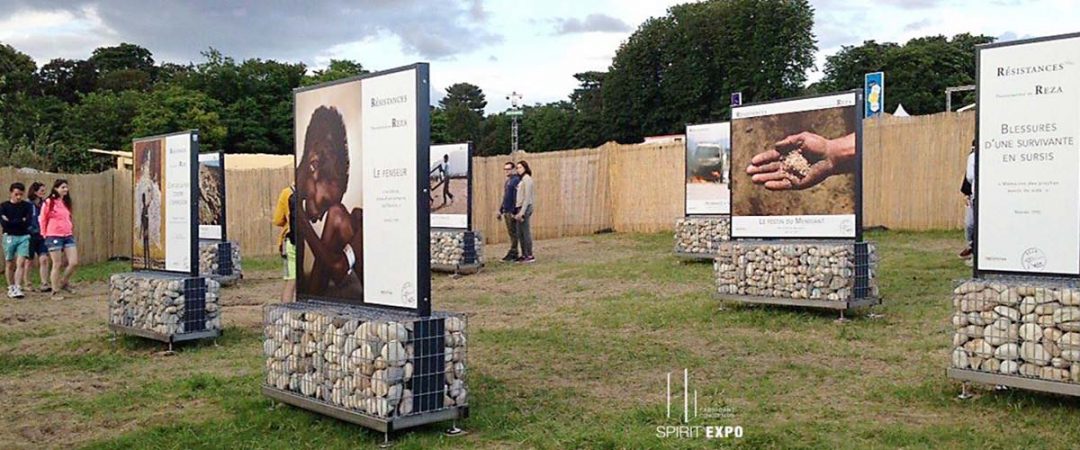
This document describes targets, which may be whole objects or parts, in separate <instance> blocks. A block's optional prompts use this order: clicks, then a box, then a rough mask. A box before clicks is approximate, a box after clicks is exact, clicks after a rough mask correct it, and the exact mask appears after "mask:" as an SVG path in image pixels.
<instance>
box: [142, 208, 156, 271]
mask: <svg viewBox="0 0 1080 450" xmlns="http://www.w3.org/2000/svg"><path fill="white" fill-rule="evenodd" d="M139 204H140V206H141V208H139V211H142V213H141V214H139V229H140V230H142V257H143V268H144V269H150V268H151V267H152V266H153V265H152V264H150V203H149V202H148V201H146V193H145V192H143V194H142V201H141V202H140V203H139Z"/></svg>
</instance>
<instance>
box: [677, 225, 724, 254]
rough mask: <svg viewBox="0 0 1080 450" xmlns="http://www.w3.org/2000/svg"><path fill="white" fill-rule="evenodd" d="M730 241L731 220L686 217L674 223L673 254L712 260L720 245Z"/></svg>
mask: <svg viewBox="0 0 1080 450" xmlns="http://www.w3.org/2000/svg"><path fill="white" fill-rule="evenodd" d="M730 239H731V218H730V217H728V216H717V217H686V218H682V219H679V220H678V221H677V222H675V253H676V254H677V255H680V256H687V257H700V258H703V259H712V258H713V257H715V256H716V254H717V252H719V251H720V246H721V244H722V243H724V242H727V241H728V240H730Z"/></svg>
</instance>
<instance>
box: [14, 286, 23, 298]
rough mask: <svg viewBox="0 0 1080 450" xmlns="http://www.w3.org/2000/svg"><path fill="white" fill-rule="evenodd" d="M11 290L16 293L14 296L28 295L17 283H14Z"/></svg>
mask: <svg viewBox="0 0 1080 450" xmlns="http://www.w3.org/2000/svg"><path fill="white" fill-rule="evenodd" d="M11 292H12V294H14V295H15V297H14V298H23V297H26V294H23V291H22V288H21V287H19V285H17V284H16V285H14V286H12V289H11Z"/></svg>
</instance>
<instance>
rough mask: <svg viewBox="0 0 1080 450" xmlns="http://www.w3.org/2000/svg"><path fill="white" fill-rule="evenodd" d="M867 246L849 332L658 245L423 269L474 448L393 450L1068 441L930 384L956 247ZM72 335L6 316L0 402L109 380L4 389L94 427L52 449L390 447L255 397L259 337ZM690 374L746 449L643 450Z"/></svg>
mask: <svg viewBox="0 0 1080 450" xmlns="http://www.w3.org/2000/svg"><path fill="white" fill-rule="evenodd" d="M868 239H871V240H873V241H875V242H877V243H878V249H879V254H880V260H881V261H880V264H879V266H878V275H879V278H878V281H879V285H880V288H881V292H882V295H883V297H884V302H885V303H884V304H883V305H882V306H879V307H875V308H874V309H873V311H874V312H875V313H876V314H880V315H881V317H876V318H870V317H868V316H866V315H865V314H856V315H854V317H853V320H852V321H850V322H847V323H844V324H838V323H836V322H835V319H836V315H835V314H834V313H826V312H816V311H808V310H802V309H794V308H778V307H760V306H743V305H736V304H726V303H721V302H719V301H718V300H716V299H715V298H714V296H713V294H712V292H713V288H712V286H713V285H712V270H713V268H712V265H711V264H708V263H703V264H695V263H683V262H679V261H678V260H676V259H675V258H674V256H673V255H672V254H671V236H670V234H668V233H663V234H655V235H610V234H609V235H603V236H589V237H583V238H574V239H572V240H571V242H572V244H573V245H561V246H558V248H559V249H560V250H557V251H556V250H550V249H552V248H555V247H548V246H547V245H548V243H546V242H543V241H542V242H540V243H539V246H538V249H537V253H538V255H539V256H540V258H541V259H540V262H538V263H536V264H534V265H529V266H520V265H512V264H501V263H497V262H492V263H489V265H488V267H487V268H485V270H484V271H483V272H481V273H480V274H478V275H473V276H469V277H463V278H459V279H454V278H451V277H446V276H441V275H440V276H436V277H435V280H434V295H435V298H436V307H437V309H447V310H453V311H462V312H467V313H470V314H472V316H471V318H470V327H471V329H470V341H469V343H470V349H469V377H470V378H469V387H470V392H471V393H470V403H471V417H470V418H469V419H468V420H466V421H465V422H464V423H463V424H462V425H463V427H464V428H465V429H467V430H468V431H469V434H468V435H466V436H463V437H456V438H449V437H445V436H443V435H442V434H441V433H440V431H441V430H442V429H443V428H445V427H446V426H447V424H440V425H434V426H428V427H422V428H420V429H416V430H412V431H410V432H405V433H400V434H396V435H394V437H393V440H394V441H395V443H396V445H395V448H402V449H426V448H444V447H452V448H476V447H482V448H489V447H496V448H551V449H563V448H612V449H614V448H701V447H718V448H728V447H740V448H897V447H902V448H977V449H984V448H1070V447H1075V446H1076V443H1077V442H1080V410H1078V409H1080V400H1074V399H1069V398H1062V397H1054V396H1047V395H1039V394H1034V393H1029V392H1022V391H1008V392H1004V393H997V392H993V391H989V390H985V389H980V390H979V391H978V392H979V394H980V395H979V396H978V397H977V398H975V399H973V400H967V401H959V400H957V399H956V398H955V397H956V394H957V393H959V385H958V384H957V383H955V382H953V381H950V380H948V379H946V378H945V375H944V372H945V368H946V366H947V364H948V350H949V342H950V338H951V331H950V327H949V325H948V321H949V316H950V313H951V302H950V298H949V294H950V291H951V286H952V282H953V280H955V279H960V278H963V277H966V276H969V274H970V269H969V268H967V267H965V266H964V265H963V264H962V262H961V261H960V260H959V259H957V258H956V257H955V256H954V255H955V252H956V251H957V250H958V249H959V247H960V243H961V239H962V238H961V233H959V232H928V233H907V232H874V233H869V234H868ZM495 250H501V249H494V250H492V249H489V250H488V254H489V255H496V254H501V253H499V252H498V251H495ZM244 264H245V267H244V268H245V271H261V270H265V271H276V270H277V269H278V265H279V264H280V261H279V260H278V259H277V258H266V259H262V260H255V261H251V262H249V261H248V260H245V262H244ZM124 269H126V267H125V268H124ZM102 270H103V271H106V270H108V269H102ZM244 286H245V285H244V284H242V285H241V287H239V288H231V289H228V290H226V291H225V295H236V294H237V293H238V292H243V289H245V287H244ZM237 289H239V291H238V290H237ZM233 311H234V310H229V309H226V311H225V313H226V314H227V315H228V314H233V313H234V312H233ZM227 317H229V316H227ZM80 320H82V322H79V323H77V324H74V325H75V326H79V327H83V328H87V329H91V330H102V328H103V327H102V325H101V319H100V318H98V317H88V318H85V319H80ZM71 325H72V324H49V325H47V326H46V327H44V328H42V329H41V330H40V331H28V330H26V329H23V328H19V329H15V330H8V329H6V328H4V327H5V325H2V322H0V387H3V386H12V385H20V384H19V383H20V382H19V380H34V379H37V378H41V377H46V378H50V377H61V378H64V377H68V378H71V377H76V376H80V377H88V378H91V379H94V380H99V381H100V383H102V387H100V388H99V390H98V391H85V390H79V391H77V392H76V393H75V395H69V393H68V392H65V391H64V390H59V391H57V390H55V389H51V390H42V389H37V390H33V389H31V390H30V391H29V392H21V391H12V390H10V389H9V388H5V389H7V391H5V393H6V394H8V395H14V397H13V399H15V400H17V404H27V402H29V404H32V405H35V406H34V408H33V409H31V410H29V411H28V412H29V413H32V414H38V415H39V416H40V421H43V422H48V421H50V420H54V419H53V418H56V419H55V420H74V421H77V422H79V423H86V424H89V425H88V426H90V427H92V428H96V429H102V430H104V431H101V432H100V433H98V434H94V435H93V436H91V437H87V436H85V435H84V434H81V433H74V434H73V436H70V437H69V438H68V440H66V441H63V442H65V443H67V444H69V445H65V446H84V447H86V448H99V449H112V448H177V449H186V448H357V447H361V448H365V447H370V446H372V445H374V444H375V443H377V442H380V441H381V439H382V437H381V435H379V434H378V433H373V432H370V431H367V430H364V429H361V428H359V427H356V426H352V425H349V424H345V423H342V422H340V421H337V420H334V419H330V418H326V417H322V416H319V415H317V414H313V413H309V412H306V411H303V410H300V409H297V408H293V407H288V406H283V405H274V404H273V403H272V402H270V401H269V400H268V399H266V398H264V397H263V396H262V395H261V394H260V392H259V385H260V384H261V382H262V373H263V372H262V371H263V368H262V366H263V359H262V356H261V340H262V338H261V330H260V329H259V328H258V326H256V325H249V326H248V327H236V326H232V327H229V328H228V329H227V330H226V333H225V335H224V336H223V337H222V338H221V339H219V340H218V342H217V345H214V344H213V343H201V344H197V345H189V346H184V347H183V348H182V349H181V351H180V352H179V353H178V354H177V355H176V356H171V357H161V356H156V351H157V350H158V349H160V346H159V345H157V344H153V343H147V342H145V341H142V340H139V339H133V338H123V339H120V340H118V341H116V342H112V341H109V340H108V335H107V333H106V332H104V331H103V330H102V331H93V332H89V333H83V334H81V335H78V336H73V337H70V338H67V339H65V338H64V335H63V334H62V332H61V331H60V330H62V329H64V328H63V327H65V326H71ZM43 349H53V350H55V352H46V351H43ZM684 368H686V369H688V370H689V372H690V376H691V379H692V381H691V382H692V385H693V387H694V388H695V389H697V391H698V394H699V402H700V404H701V406H702V407H723V408H728V410H730V411H732V412H733V416H732V417H728V418H721V419H698V422H695V423H698V424H708V425H739V426H742V427H743V429H744V438H742V439H739V440H734V439H728V440H715V441H705V440H700V439H675V438H667V439H661V438H659V437H657V435H656V434H657V427H658V426H665V425H675V424H677V421H676V420H674V419H672V420H669V419H667V417H666V410H665V398H664V386H665V385H664V383H665V377H666V374H667V373H669V372H670V373H672V374H673V377H674V378H676V379H677V380H679V381H678V382H677V383H676V385H675V388H676V389H681V376H682V370H683V369H684ZM676 400H677V401H681V399H676ZM680 405H681V403H680ZM0 417H2V416H0ZM19 426H22V427H27V426H32V425H28V423H27V422H25V421H24V422H21V423H20V425H19ZM2 433H3V431H2V430H0V437H2V436H10V435H9V434H2ZM2 444H3V442H2V439H0V447H5V445H2ZM22 444H23V443H21V442H20V443H16V445H22Z"/></svg>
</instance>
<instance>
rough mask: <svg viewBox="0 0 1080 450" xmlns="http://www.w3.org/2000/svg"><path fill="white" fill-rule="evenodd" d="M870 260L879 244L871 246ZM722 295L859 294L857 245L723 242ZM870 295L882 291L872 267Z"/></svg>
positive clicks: (838, 297) (834, 297) (718, 268)
mask: <svg viewBox="0 0 1080 450" xmlns="http://www.w3.org/2000/svg"><path fill="white" fill-rule="evenodd" d="M868 250H869V252H870V254H871V255H870V256H869V257H868V259H869V260H871V261H872V260H873V259H874V258H873V253H874V247H873V246H872V245H868ZM713 268H714V270H715V275H716V279H717V288H718V291H719V293H720V294H730V295H746V296H755V297H772V298H785V299H809V300H830V301H848V300H851V299H853V298H854V287H855V255H854V251H853V245H852V244H740V243H737V242H728V243H725V244H723V246H722V248H721V250H720V252H719V255H718V256H717V258H716V260H715V263H714V267H713ZM868 272H869V276H870V280H869V288H870V296H876V295H877V286H876V283H875V280H874V278H875V277H874V270H873V266H872V265H871V266H870V267H869V268H868Z"/></svg>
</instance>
